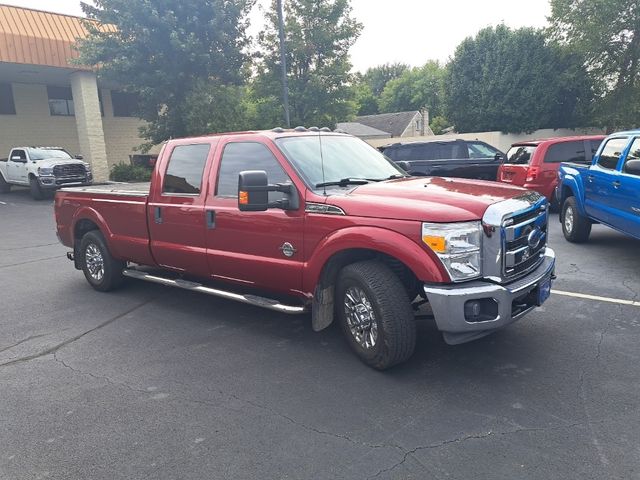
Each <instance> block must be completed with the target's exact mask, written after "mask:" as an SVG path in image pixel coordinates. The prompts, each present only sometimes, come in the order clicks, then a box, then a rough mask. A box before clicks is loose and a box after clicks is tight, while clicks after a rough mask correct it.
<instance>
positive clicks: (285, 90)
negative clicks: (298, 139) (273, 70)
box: [276, 0, 291, 128]
mask: <svg viewBox="0 0 640 480" xmlns="http://www.w3.org/2000/svg"><path fill="white" fill-rule="evenodd" d="M276 8H277V9H278V30H279V32H280V64H281V65H282V100H283V102H284V121H285V124H286V127H287V128H291V120H290V118H289V83H288V81H287V52H286V51H285V45H284V15H283V13H282V0H276Z"/></svg>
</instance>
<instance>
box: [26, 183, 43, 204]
mask: <svg viewBox="0 0 640 480" xmlns="http://www.w3.org/2000/svg"><path fill="white" fill-rule="evenodd" d="M29 190H30V191H31V198H33V199H34V200H42V199H43V198H44V192H43V191H42V188H41V187H40V184H39V183H38V180H37V179H36V178H35V177H29Z"/></svg>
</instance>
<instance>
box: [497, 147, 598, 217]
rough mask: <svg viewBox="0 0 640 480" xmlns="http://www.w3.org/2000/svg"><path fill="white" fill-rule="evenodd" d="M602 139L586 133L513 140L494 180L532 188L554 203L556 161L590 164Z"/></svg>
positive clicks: (558, 164) (556, 178) (558, 165)
mask: <svg viewBox="0 0 640 480" xmlns="http://www.w3.org/2000/svg"><path fill="white" fill-rule="evenodd" d="M604 138H605V136H604V135H589V136H579V137H559V138H550V139H547V140H533V141H529V142H518V143H514V144H513V145H512V146H511V148H510V149H509V151H508V152H507V157H506V159H505V160H504V162H503V164H502V165H500V168H499V169H498V181H499V182H504V183H511V184H513V185H519V186H521V187H525V188H528V189H529V190H535V191H536V192H539V193H541V194H542V195H544V196H545V197H547V199H548V200H549V202H551V204H552V205H554V204H555V198H554V195H553V192H554V190H555V188H556V185H557V184H558V168H559V167H560V163H561V162H575V163H586V164H591V159H592V158H593V155H594V154H595V153H596V151H597V150H598V147H599V146H600V142H602V140H603V139H604Z"/></svg>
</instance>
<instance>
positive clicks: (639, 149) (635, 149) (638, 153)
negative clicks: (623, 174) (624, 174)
mask: <svg viewBox="0 0 640 480" xmlns="http://www.w3.org/2000/svg"><path fill="white" fill-rule="evenodd" d="M629 160H640V138H636V139H635V140H634V141H633V144H631V149H630V150H629V153H628V154H627V159H626V160H625V164H626V162H628V161H629ZM623 171H624V169H623Z"/></svg>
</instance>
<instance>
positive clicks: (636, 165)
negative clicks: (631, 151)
mask: <svg viewBox="0 0 640 480" xmlns="http://www.w3.org/2000/svg"><path fill="white" fill-rule="evenodd" d="M624 173H628V174H629V175H638V176H640V160H627V163H625V164H624Z"/></svg>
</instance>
